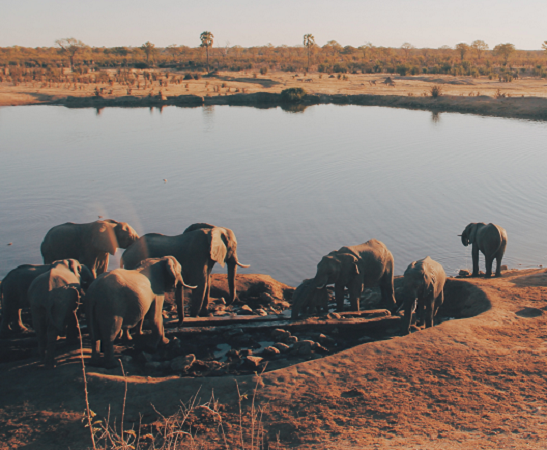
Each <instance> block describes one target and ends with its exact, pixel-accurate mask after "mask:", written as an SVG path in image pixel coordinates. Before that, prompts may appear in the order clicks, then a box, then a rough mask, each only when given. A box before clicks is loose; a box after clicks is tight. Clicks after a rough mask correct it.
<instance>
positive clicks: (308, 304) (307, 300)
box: [291, 278, 329, 320]
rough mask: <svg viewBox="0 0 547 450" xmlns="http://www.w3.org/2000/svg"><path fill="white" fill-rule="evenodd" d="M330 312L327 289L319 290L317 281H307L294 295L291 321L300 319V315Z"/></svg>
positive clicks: (303, 282)
mask: <svg viewBox="0 0 547 450" xmlns="http://www.w3.org/2000/svg"><path fill="white" fill-rule="evenodd" d="M314 310H315V312H317V313H320V312H322V313H324V314H327V313H328V312H329V293H328V291H327V287H326V286H324V287H323V288H322V289H317V287H316V286H315V280H313V279H311V278H310V279H307V280H304V281H302V283H301V284H300V285H299V286H298V287H297V288H296V290H295V291H294V293H293V295H292V307H291V319H293V320H295V319H298V316H299V315H300V313H306V312H308V313H310V312H313V311H314Z"/></svg>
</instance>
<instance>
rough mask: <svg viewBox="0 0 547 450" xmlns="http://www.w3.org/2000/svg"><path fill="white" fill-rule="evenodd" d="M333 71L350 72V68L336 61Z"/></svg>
mask: <svg viewBox="0 0 547 450" xmlns="http://www.w3.org/2000/svg"><path fill="white" fill-rule="evenodd" d="M332 71H333V72H334V73H348V68H347V67H346V66H344V65H342V64H338V63H336V64H335V65H334V66H333V68H332Z"/></svg>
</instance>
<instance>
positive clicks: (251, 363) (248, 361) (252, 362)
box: [244, 356, 263, 369]
mask: <svg viewBox="0 0 547 450" xmlns="http://www.w3.org/2000/svg"><path fill="white" fill-rule="evenodd" d="M262 361H263V358H260V357H258V356H247V357H246V358H245V359H244V363H245V365H246V366H247V367H249V368H250V369H258V368H259V367H260V364H261V363H262Z"/></svg>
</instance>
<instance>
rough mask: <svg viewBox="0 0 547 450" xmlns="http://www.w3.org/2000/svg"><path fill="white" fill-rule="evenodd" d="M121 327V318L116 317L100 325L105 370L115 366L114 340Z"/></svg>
mask: <svg viewBox="0 0 547 450" xmlns="http://www.w3.org/2000/svg"><path fill="white" fill-rule="evenodd" d="M122 325H123V318H122V317H119V316H116V317H113V318H112V320H111V321H109V322H108V323H101V324H100V329H101V337H102V343H103V349H104V359H105V363H104V365H105V367H106V368H107V369H113V368H114V367H116V366H117V364H116V361H115V360H114V340H115V339H116V337H117V336H118V335H119V334H120V331H121V329H122Z"/></svg>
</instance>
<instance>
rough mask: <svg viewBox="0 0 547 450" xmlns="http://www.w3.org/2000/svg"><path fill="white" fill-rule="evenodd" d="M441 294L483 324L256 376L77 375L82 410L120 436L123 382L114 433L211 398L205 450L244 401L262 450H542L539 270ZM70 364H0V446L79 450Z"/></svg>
mask: <svg viewBox="0 0 547 450" xmlns="http://www.w3.org/2000/svg"><path fill="white" fill-rule="evenodd" d="M450 282H451V283H452V284H453V285H454V286H455V287H458V286H459V289H453V293H454V294H456V295H455V296H454V297H453V298H447V299H446V300H445V301H446V302H447V303H452V304H458V305H460V302H458V299H462V300H465V299H467V303H466V304H467V305H468V307H469V308H476V306H477V305H481V304H482V305H483V306H484V308H483V309H482V310H481V311H482V312H481V313H480V314H478V315H476V316H474V317H468V318H465V319H458V320H448V321H445V322H443V323H442V324H440V325H438V326H435V327H433V328H430V329H423V330H421V331H417V332H414V333H412V334H411V335H409V336H393V337H392V338H390V339H387V340H383V341H378V342H370V343H364V344H362V345H358V346H356V347H353V348H350V349H348V350H345V351H343V352H340V353H337V354H335V355H332V356H327V357H325V358H321V359H316V360H313V359H312V360H310V361H307V362H302V363H300V364H296V365H293V366H290V367H285V368H281V369H278V370H273V371H271V372H267V373H264V374H259V375H258V376H256V375H255V376H253V375H246V376H238V377H231V376H226V377H201V378H191V377H177V376H172V377H164V378H161V377H142V376H134V375H133V374H131V373H129V374H127V378H125V379H124V377H123V376H122V372H121V369H119V368H118V369H113V370H106V369H95V368H88V369H87V379H88V389H89V395H90V397H89V401H90V407H91V409H92V410H93V411H95V412H96V413H97V414H98V415H99V417H106V416H107V414H110V419H111V423H112V422H113V421H114V418H116V419H117V420H118V422H117V423H118V424H119V420H120V417H121V413H122V405H123V404H124V400H123V399H124V381H127V384H128V386H127V398H126V403H125V408H126V409H125V422H124V423H125V424H126V429H127V428H131V427H135V428H136V427H137V426H138V423H139V421H141V422H142V423H145V424H147V428H146V432H148V430H150V431H153V432H154V433H155V434H157V430H159V429H161V426H162V423H163V422H162V421H164V420H165V419H162V417H161V416H160V415H159V414H160V413H161V414H163V415H164V416H166V417H167V416H170V415H171V414H174V413H175V412H176V411H177V410H178V409H179V407H180V402H181V401H182V402H185V403H186V404H188V401H189V400H190V399H191V398H192V397H193V396H194V395H196V394H197V395H198V397H199V398H200V399H201V400H200V401H197V402H196V405H198V404H200V405H201V404H203V403H205V402H207V401H208V400H209V398H210V397H211V393H212V392H213V393H214V399H215V401H214V402H213V403H209V406H210V407H213V409H214V408H217V410H218V411H219V414H218V415H217V414H216V413H214V412H213V411H212V410H211V409H207V408H205V407H199V408H197V409H196V410H195V411H193V412H192V414H190V415H189V418H188V421H189V423H193V432H194V433H196V432H198V433H197V434H199V436H201V437H202V439H204V441H205V444H206V446H204V448H218V447H220V446H221V445H222V442H223V439H224V438H223V433H225V435H226V436H227V439H228V442H229V443H230V448H232V444H233V447H234V448H235V447H238V448H239V446H238V439H239V430H240V426H241V422H240V420H241V419H242V420H243V427H244V434H245V439H247V438H248V434H247V431H249V430H250V429H251V426H252V425H251V421H250V416H249V411H250V409H251V402H252V404H253V405H254V406H255V407H256V408H259V409H258V411H259V415H260V421H261V426H263V427H264V429H265V430H266V432H267V434H268V440H269V441H270V448H273V447H274V446H275V448H300V449H305V450H311V449H325V448H330V449H342V448H344V449H373V448H374V449H383V448H385V449H388V448H398V449H417V448H422V449H425V448H427V449H441V448H458V449H477V448H519V449H536V448H540V447H541V446H542V444H541V442H545V440H546V439H547V422H546V417H547V416H546V414H547V411H546V408H547V387H546V386H545V383H544V377H545V363H546V354H547V353H546V351H547V347H546V341H545V338H546V337H545V329H546V326H547V318H546V317H547V315H546V312H545V311H546V309H547V301H546V299H547V271H546V270H543V269H541V270H537V269H536V270H526V271H509V272H504V274H503V276H502V277H501V278H494V279H484V278H474V279H465V280H451V281H450ZM460 306H461V305H460ZM467 314H468V315H473V314H477V311H475V312H473V311H468V312H467ZM85 355H86V360H87V358H88V357H89V349H87V348H86V349H85ZM78 356H79V352H78V351H72V352H70V353H63V354H62V355H60V357H59V364H58V367H57V368H56V369H55V370H53V371H44V370H43V369H40V368H39V367H38V364H37V361H36V359H35V358H31V359H27V360H23V361H19V362H13V363H8V364H3V365H2V370H0V380H1V382H0V398H1V399H2V401H1V403H0V423H2V424H3V425H2V426H0V438H1V439H0V448H2V449H4V448H6V449H7V448H15V447H23V446H25V448H40V449H50V448H51V449H53V448H60V447H64V448H67V447H70V448H73V449H84V448H89V446H90V445H89V440H88V439H89V438H88V436H89V435H88V434H87V433H88V430H87V428H84V424H83V423H82V417H83V411H84V410H85V403H84V386H83V380H82V375H81V374H82V373H81V364H80V360H79V358H78ZM126 370H130V369H129V368H128V367H127V366H126ZM52 386H53V388H52ZM55 386H63V388H62V389H58V388H55ZM236 386H237V389H239V392H240V394H241V396H242V397H241V398H239V397H238V394H237V393H238V390H237V389H236ZM255 388H257V393H256V398H255V396H254V395H253V392H254V390H255ZM238 400H241V402H242V403H241V405H242V413H241V415H240V413H239V406H238ZM215 402H216V403H215ZM219 419H221V421H222V422H220V421H219ZM255 420H256V421H255V422H254V426H257V423H258V422H257V421H258V417H256V416H255ZM219 423H222V428H220V427H219ZM182 429H183V430H186V429H187V428H184V427H183V428H182ZM186 439H187V438H186ZM277 439H279V441H280V443H281V445H277V444H276V441H277ZM249 446H250V445H249Z"/></svg>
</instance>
